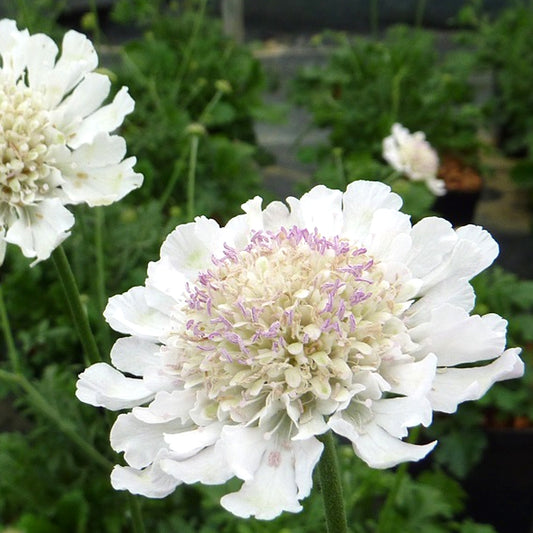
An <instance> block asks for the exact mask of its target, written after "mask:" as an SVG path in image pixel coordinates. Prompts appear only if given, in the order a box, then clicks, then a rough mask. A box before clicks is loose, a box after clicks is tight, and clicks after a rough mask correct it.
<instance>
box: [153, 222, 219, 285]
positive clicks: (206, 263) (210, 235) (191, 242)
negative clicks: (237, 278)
mask: <svg viewBox="0 0 533 533" xmlns="http://www.w3.org/2000/svg"><path fill="white" fill-rule="evenodd" d="M221 235H222V231H221V229H220V226H219V225H218V224H217V222H216V221H214V220H210V219H207V218H205V217H198V218H197V219H196V220H195V222H190V223H188V224H182V225H180V226H178V227H177V228H176V229H175V230H174V231H173V232H172V233H171V234H170V235H169V236H168V237H167V238H166V239H165V242H164V243H163V245H162V246H161V258H167V259H168V260H169V261H170V263H171V264H172V266H173V267H174V268H175V269H176V270H178V271H179V272H181V273H182V274H183V275H184V276H185V277H186V278H187V279H196V276H197V275H198V272H199V271H200V270H205V269H207V268H209V267H210V266H211V265H212V263H211V257H212V256H213V255H219V253H220V252H221V251H222V246H223V244H224V241H222V242H221Z"/></svg>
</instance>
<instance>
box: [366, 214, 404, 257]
mask: <svg viewBox="0 0 533 533" xmlns="http://www.w3.org/2000/svg"><path fill="white" fill-rule="evenodd" d="M410 230H411V222H410V217H409V216H408V215H406V214H404V213H400V212H398V211H393V210H391V209H377V210H376V211H375V212H374V216H373V217H372V222H371V224H370V228H369V238H368V241H367V243H365V244H366V246H365V247H366V248H367V249H368V251H369V253H370V254H371V255H373V256H374V257H378V258H379V259H381V260H383V261H402V262H403V261H404V260H405V257H406V256H407V253H408V252H409V249H410V248H411V237H410V236H409V232H410Z"/></svg>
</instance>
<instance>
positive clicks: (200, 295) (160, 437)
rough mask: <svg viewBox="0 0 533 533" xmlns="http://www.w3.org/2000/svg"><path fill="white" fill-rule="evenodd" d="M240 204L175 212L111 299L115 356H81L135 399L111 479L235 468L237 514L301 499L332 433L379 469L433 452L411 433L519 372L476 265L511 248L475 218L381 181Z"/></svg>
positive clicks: (86, 395) (147, 491) (90, 384)
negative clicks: (134, 276)
mask: <svg viewBox="0 0 533 533" xmlns="http://www.w3.org/2000/svg"><path fill="white" fill-rule="evenodd" d="M287 203H288V206H289V207H287V206H286V205H284V204H282V203H281V202H274V203H271V204H269V205H268V206H267V207H266V208H265V209H264V210H262V207H261V199H260V198H258V197H257V198H255V199H253V200H250V201H249V202H247V203H246V204H244V206H243V209H244V211H245V214H243V215H240V216H237V217H235V218H234V219H232V220H231V221H230V222H229V223H228V224H227V225H226V226H225V227H219V225H218V224H217V223H216V222H215V221H213V220H208V219H206V218H203V217H199V218H197V219H196V220H195V222H192V223H190V224H184V225H181V226H178V227H177V228H176V229H175V230H174V231H173V232H172V233H171V234H170V235H169V236H168V238H167V239H166V241H165V242H164V244H163V246H162V248H161V259H160V260H159V261H157V262H155V263H150V265H149V266H148V278H147V280H146V284H145V286H143V287H134V288H132V289H131V290H129V291H128V292H126V293H125V294H122V295H118V296H114V297H113V298H111V299H110V301H109V304H108V306H107V308H106V311H105V316H106V319H107V321H108V322H109V324H110V325H111V326H112V327H113V328H114V329H115V330H117V331H119V332H121V333H125V334H128V335H129V336H127V337H124V338H121V339H119V340H118V341H117V342H116V344H115V346H114V347H113V350H112V353H111V359H112V364H113V366H110V365H108V364H106V363H99V364H96V365H93V366H91V367H89V368H88V369H87V370H85V371H84V372H83V373H82V374H81V375H80V378H79V381H78V384H77V396H78V398H79V399H80V400H81V401H83V402H86V403H89V404H91V405H95V406H103V407H106V408H108V409H113V410H120V409H128V410H130V409H131V410H130V411H129V412H127V413H123V414H120V415H119V416H118V418H117V420H116V422H115V424H114V426H113V429H112V431H111V445H112V447H113V448H114V449H115V450H116V451H118V452H124V458H125V460H126V462H127V463H128V466H116V467H115V468H114V470H113V472H112V475H111V482H112V484H113V486H114V487H115V488H116V489H126V490H129V491H131V492H132V493H135V494H143V495H145V496H149V497H154V498H159V497H164V496H165V495H167V494H169V493H170V492H172V491H173V490H174V489H175V487H176V486H177V485H179V484H180V483H195V482H200V483H206V484H218V483H223V482H225V481H226V480H228V479H229V478H232V477H237V478H240V479H241V480H242V481H243V484H242V487H241V488H240V490H239V491H238V492H234V493H231V494H227V495H225V496H224V497H223V498H222V500H221V503H222V505H223V506H224V507H225V508H226V509H228V510H229V511H231V512H232V513H234V514H236V515H238V516H241V517H248V516H251V515H254V516H256V517H257V518H260V519H271V518H274V517H275V516H277V515H278V514H279V513H281V512H282V511H291V512H297V511H299V510H300V509H301V505H300V500H301V499H302V498H304V497H306V496H307V495H308V494H309V491H310V490H311V485H312V472H313V468H314V467H315V465H316V463H317V461H318V460H319V458H320V455H321V452H322V448H323V446H322V443H321V442H320V441H319V439H318V438H317V437H318V436H320V435H321V434H323V433H325V432H327V431H329V430H332V431H334V432H335V433H337V434H338V435H342V436H343V437H346V438H347V439H349V440H350V441H351V442H352V444H353V449H354V451H355V453H356V454H357V455H358V456H359V457H361V458H362V459H363V460H364V461H366V462H367V463H368V464H369V465H370V466H371V467H374V468H388V467H391V466H394V465H396V464H398V463H400V462H402V461H416V460H419V459H421V458H422V457H424V456H425V455H426V454H427V453H428V452H429V451H430V450H431V449H432V448H433V447H434V444H435V443H429V444H424V445H414V444H410V443H408V442H406V441H405V440H404V439H405V437H406V436H407V434H408V430H409V428H410V427H413V426H417V425H419V424H422V425H424V426H428V425H429V424H430V423H431V421H432V412H433V411H435V410H436V411H443V412H447V413H451V412H453V411H455V410H456V408H457V404H458V403H460V402H463V401H465V400H475V399H477V398H479V397H481V396H482V395H483V394H484V393H485V391H486V390H487V389H488V388H489V387H490V386H491V385H492V384H493V383H494V382H495V381H499V380H503V379H509V378H513V377H517V376H520V375H521V374H522V373H523V363H522V361H521V360H520V358H519V352H520V350H519V349H514V348H513V349H508V350H506V349H505V342H506V340H505V337H506V322H505V321H504V320H503V319H502V318H500V317H499V316H498V315H495V314H488V315H485V316H470V315H469V312H470V311H471V309H472V307H473V304H474V293H473V289H472V287H471V286H470V284H469V282H468V280H469V279H470V278H472V277H473V276H475V275H476V274H477V273H478V272H480V271H481V270H483V269H484V268H486V267H487V266H488V265H489V264H490V263H491V262H492V261H493V259H494V258H495V256H496V255H497V252H498V247H497V245H496V243H495V242H494V241H493V239H492V238H491V237H490V235H489V234H488V233H487V232H486V231H484V230H482V229H481V228H479V227H476V226H465V227H463V228H460V229H458V230H454V229H453V228H452V227H451V225H450V224H449V223H448V222H447V221H445V220H443V219H440V218H426V219H424V220H422V221H421V222H419V223H417V224H416V225H415V226H411V223H410V220H409V217H408V216H407V215H405V214H403V213H401V212H399V208H400V207H401V199H400V197H399V196H398V195H396V194H394V193H391V191H390V189H389V187H387V186H386V185H384V184H382V183H379V182H367V181H357V182H354V183H352V184H351V185H350V186H349V187H348V189H347V191H346V192H345V193H342V192H340V191H337V190H330V189H328V188H326V187H324V186H318V187H315V188H314V189H312V190H311V191H310V192H309V193H307V194H305V195H304V196H302V198H301V199H299V200H298V199H296V198H288V200H287Z"/></svg>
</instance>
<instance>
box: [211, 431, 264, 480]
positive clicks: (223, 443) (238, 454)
mask: <svg viewBox="0 0 533 533" xmlns="http://www.w3.org/2000/svg"><path fill="white" fill-rule="evenodd" d="M217 445H218V446H219V447H220V448H221V449H222V450H223V451H224V453H225V457H226V462H227V463H228V465H229V466H230V468H231V469H232V471H233V472H234V473H235V475H236V476H237V477H239V478H240V479H244V480H249V479H253V476H254V473H255V472H256V470H257V469H258V468H259V464H260V463H261V458H262V456H263V454H264V451H265V446H266V441H265V436H264V431H263V430H262V429H260V428H247V427H243V426H225V427H224V428H223V430H222V433H221V435H220V442H219V444H217Z"/></svg>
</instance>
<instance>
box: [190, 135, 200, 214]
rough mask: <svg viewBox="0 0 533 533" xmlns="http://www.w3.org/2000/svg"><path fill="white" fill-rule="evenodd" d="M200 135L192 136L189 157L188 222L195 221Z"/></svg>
mask: <svg viewBox="0 0 533 533" xmlns="http://www.w3.org/2000/svg"><path fill="white" fill-rule="evenodd" d="M199 142H200V136H199V135H192V136H191V151H190V156H189V175H188V177H187V220H193V218H194V214H195V207H194V195H195V185H196V161H197V159H198V143H199Z"/></svg>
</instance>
